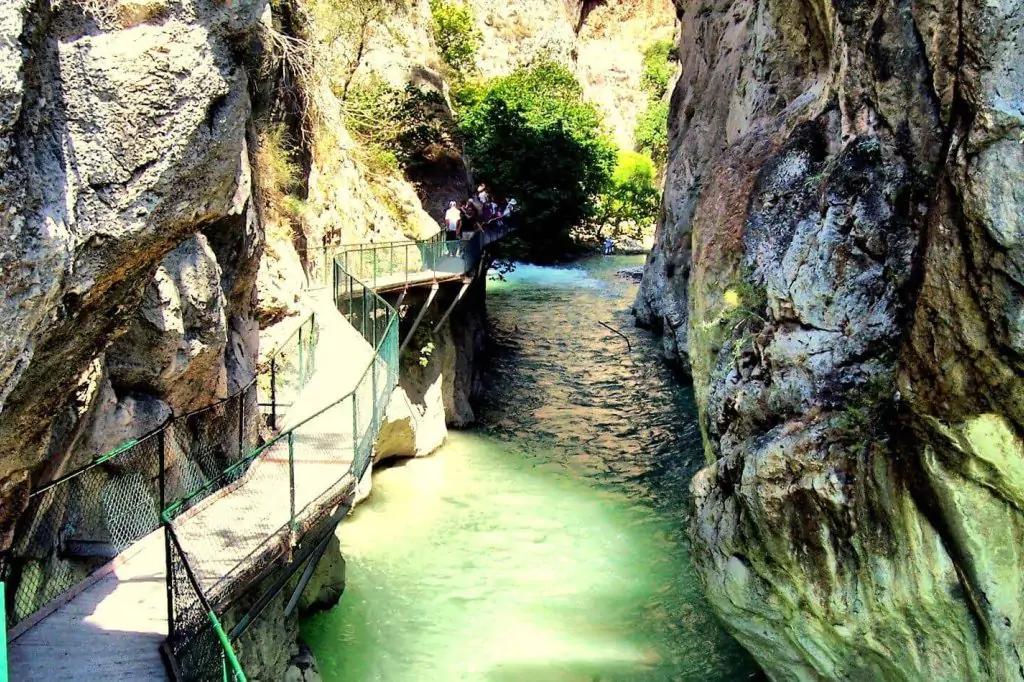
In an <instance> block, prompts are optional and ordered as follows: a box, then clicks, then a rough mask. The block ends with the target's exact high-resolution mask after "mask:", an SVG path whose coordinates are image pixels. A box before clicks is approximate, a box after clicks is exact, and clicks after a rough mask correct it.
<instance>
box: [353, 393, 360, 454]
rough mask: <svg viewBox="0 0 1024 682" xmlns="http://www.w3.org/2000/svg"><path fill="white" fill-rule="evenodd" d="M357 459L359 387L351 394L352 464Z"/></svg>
mask: <svg viewBox="0 0 1024 682" xmlns="http://www.w3.org/2000/svg"><path fill="white" fill-rule="evenodd" d="M358 457H359V386H358V384H357V385H356V392H355V393H353V394H352V463H353V465H354V464H355V462H356V461H357V458H358Z"/></svg>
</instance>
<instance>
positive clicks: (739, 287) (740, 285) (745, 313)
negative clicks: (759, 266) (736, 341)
mask: <svg viewBox="0 0 1024 682" xmlns="http://www.w3.org/2000/svg"><path fill="white" fill-rule="evenodd" d="M724 299H725V301H724V302H725V306H726V307H725V309H724V310H723V312H722V321H723V322H724V323H725V324H726V325H727V326H730V327H737V326H750V325H755V326H757V325H762V324H764V323H765V321H766V320H765V317H764V316H765V314H766V312H765V309H766V308H767V307H768V290H767V289H766V288H765V287H764V285H761V284H756V283H754V272H753V271H752V270H751V269H750V268H744V271H743V273H742V274H741V276H740V278H739V280H738V281H737V282H735V283H734V284H733V286H731V287H730V288H729V289H727V290H726V291H725V295H724Z"/></svg>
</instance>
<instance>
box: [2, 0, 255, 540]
mask: <svg viewBox="0 0 1024 682" xmlns="http://www.w3.org/2000/svg"><path fill="white" fill-rule="evenodd" d="M93 9H94V8H92V7H91V6H90V5H88V4H79V3H74V2H68V3H64V4H61V5H57V6H54V7H50V6H49V5H45V4H43V3H34V2H28V1H20V0H19V1H16V2H5V3H3V7H2V8H0V168H2V171H0V244H2V246H0V281H2V288H3V293H2V296H0V319H2V320H3V322H4V325H3V332H2V333H0V443H3V444H4V446H5V447H4V452H5V454H4V456H3V457H2V458H0V550H2V549H6V548H7V546H8V545H9V543H10V541H11V534H12V532H13V529H14V525H15V522H16V520H17V519H18V517H19V515H20V514H21V512H22V511H23V510H24V509H25V507H26V505H27V503H28V497H27V496H28V492H29V490H30V489H31V488H32V486H33V485H34V484H36V483H39V482H42V481H46V480H50V479H53V478H55V477H57V476H59V475H60V474H61V473H63V472H65V471H67V470H69V469H72V468H74V467H76V466H79V465H81V464H83V463H84V462H86V461H88V460H89V459H90V458H91V457H93V456H94V455H96V454H97V453H100V452H104V451H106V450H109V449H110V448H112V447H115V446H117V445H119V444H120V443H122V442H124V441H125V440H127V439H130V438H135V437H137V436H140V435H142V434H143V433H145V432H147V431H149V430H150V429H152V428H153V427H155V426H157V425H158V424H160V423H161V422H162V421H163V420H164V419H165V418H166V417H167V416H168V415H169V414H170V413H171V412H172V411H177V410H185V411H187V410H189V409H192V408H195V407H199V406H202V405H205V404H207V403H209V402H212V401H214V400H216V399H217V398H220V397H224V396H225V395H226V394H227V392H230V391H232V390H235V389H237V388H238V387H239V386H241V385H243V384H245V383H246V382H248V381H249V380H250V379H251V378H252V376H253V373H254V371H255V364H254V363H255V354H256V346H257V343H258V339H257V328H256V326H255V324H254V320H253V318H252V308H253V304H254V287H253V283H254V280H255V274H256V267H257V264H258V262H259V258H260V251H261V248H262V241H263V237H262V232H261V230H260V229H259V227H258V225H257V223H256V216H255V214H254V212H253V205H252V202H251V186H252V185H251V173H250V164H249V154H248V146H247V139H246V138H247V122H248V120H249V110H250V98H249V93H248V78H247V75H246V71H245V69H244V68H242V67H241V65H240V63H239V57H238V54H239V51H240V50H244V49H245V45H246V44H247V35H248V34H249V31H250V29H251V28H252V26H253V25H254V24H255V22H256V21H257V20H258V18H259V15H260V13H261V12H262V9H263V4H262V3H260V2H240V3H234V4H232V5H231V6H230V7H228V6H224V5H217V4H207V3H205V2H182V3H174V4H170V3H162V2H158V1H154V2H149V3H138V4H133V5H131V6H130V7H128V6H126V7H124V8H123V11H120V12H118V11H113V10H111V11H110V12H99V11H93Z"/></svg>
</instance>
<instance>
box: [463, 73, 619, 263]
mask: <svg viewBox="0 0 1024 682" xmlns="http://www.w3.org/2000/svg"><path fill="white" fill-rule="evenodd" d="M458 100H459V101H460V102H462V103H463V106H464V107H465V109H464V111H463V112H462V116H461V127H462V131H463V135H464V137H465V141H466V149H467V151H468V152H469V155H470V157H471V158H472V160H473V165H474V169H475V171H476V174H477V177H478V178H479V179H480V180H482V181H484V182H486V183H488V184H489V185H490V186H492V188H494V190H495V191H497V192H499V193H508V194H512V195H514V196H515V197H516V198H517V200H518V201H519V203H520V205H521V207H522V208H521V212H522V215H521V221H522V222H521V228H520V231H519V233H518V239H517V245H518V247H519V251H518V253H516V254H515V255H516V256H517V257H521V258H526V259H529V260H535V261H543V260H552V259H556V258H558V257H560V256H563V255H566V254H567V253H569V252H571V251H572V250H574V248H575V245H574V244H573V242H572V240H571V238H570V236H569V233H570V230H571V229H572V228H573V227H574V226H576V225H578V224H580V223H581V222H583V221H584V220H585V219H587V218H589V217H591V216H592V215H594V210H595V208H596V200H597V197H598V196H599V195H600V194H601V193H602V192H604V191H605V190H606V189H607V187H608V186H609V184H610V181H611V177H612V172H613V169H614V167H615V161H616V152H615V145H614V144H613V143H612V142H611V141H609V140H608V138H607V137H606V136H605V134H604V132H603V130H602V128H601V120H600V116H599V115H598V113H597V110H596V109H595V108H594V107H593V106H592V105H590V104H588V103H586V102H585V101H584V100H583V92H582V88H581V87H580V84H579V83H578V82H577V81H576V79H575V77H574V76H573V75H572V73H571V72H570V71H568V70H567V69H566V68H565V67H563V66H561V65H559V64H556V63H554V62H551V61H543V62H541V63H539V64H536V65H534V66H532V67H530V68H522V69H519V70H517V71H515V72H514V73H512V74H511V75H509V76H506V77H504V78H499V79H496V80H495V81H492V82H491V83H489V84H488V85H487V86H485V87H484V88H482V89H479V90H475V91H472V92H469V93H462V94H460V97H459V98H458Z"/></svg>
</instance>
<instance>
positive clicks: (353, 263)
mask: <svg viewBox="0 0 1024 682" xmlns="http://www.w3.org/2000/svg"><path fill="white" fill-rule="evenodd" d="M515 229H516V221H515V220H514V219H510V220H507V221H505V222H492V223H490V224H488V225H486V226H485V227H484V229H482V230H477V231H475V232H473V233H472V236H471V237H470V238H467V239H456V240H449V241H446V240H445V233H444V232H438V233H437V234H435V235H434V236H433V237H431V238H430V239H426V240H422V241H415V242H414V241H393V242H376V243H372V242H371V243H364V244H353V245H346V246H339V247H336V248H335V249H333V251H335V252H336V258H337V260H338V261H339V262H340V263H341V265H342V267H343V268H344V270H345V271H346V272H348V273H349V274H351V275H352V276H353V277H355V278H356V279H358V280H360V281H362V282H364V283H366V285H367V286H369V287H370V288H372V289H373V290H374V291H386V290H389V289H400V288H406V287H408V286H409V285H412V284H419V283H423V282H431V281H435V280H438V279H447V278H455V277H459V276H462V275H466V274H470V273H472V272H473V271H474V270H475V269H476V268H477V266H478V265H479V264H480V261H481V259H482V257H483V254H484V249H485V248H486V247H487V246H488V245H489V244H492V243H494V242H496V241H498V240H500V239H502V238H504V237H505V236H507V235H508V234H510V233H511V232H514V231H515ZM317 251H319V252H322V253H330V252H331V251H332V247H318V249H317ZM318 260H319V259H318V258H314V261H318ZM332 276H333V273H332V272H331V270H330V269H326V268H324V269H319V273H318V275H317V276H316V278H317V279H318V280H320V281H322V282H323V283H325V284H328V285H329V284H330V282H331V278H332Z"/></svg>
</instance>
